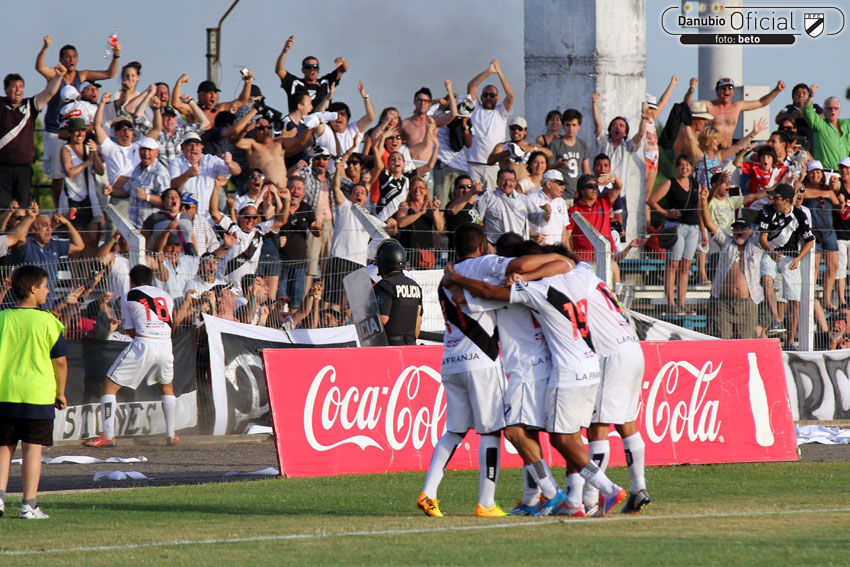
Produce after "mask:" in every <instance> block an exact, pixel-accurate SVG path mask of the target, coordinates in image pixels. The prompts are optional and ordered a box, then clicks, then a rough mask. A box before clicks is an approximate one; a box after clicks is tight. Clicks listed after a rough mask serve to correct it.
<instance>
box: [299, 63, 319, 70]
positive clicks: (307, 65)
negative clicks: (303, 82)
mask: <svg viewBox="0 0 850 567" xmlns="http://www.w3.org/2000/svg"><path fill="white" fill-rule="evenodd" d="M301 68H302V69H304V70H305V71H310V70H312V69H315V70H316V71H318V70H319V64H318V63H305V64H304V65H302V66H301Z"/></svg>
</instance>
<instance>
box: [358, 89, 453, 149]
mask: <svg viewBox="0 0 850 567" xmlns="http://www.w3.org/2000/svg"><path fill="white" fill-rule="evenodd" d="M443 84H444V85H445V87H446V92H447V93H448V95H447V97H448V99H449V111H448V112H444V113H442V114H440V115H439V116H436V117H434V116H431V113H430V112H429V111H430V110H431V106H432V105H433V103H434V100H433V98H432V96H431V89H429V88H428V87H422V88H420V89H419V90H418V91H416V92H415V93H414V95H413V115H412V116H408V117H407V118H405V119H404V120H402V121H401V137H402V139H403V140H404V143H405V144H406V145H407V149H408V150H410V157H411V158H412V159H413V160H414V163H415V162H416V161H419V162H421V163H419V164H417V165H421V164H422V163H427V162H428V160H429V159H430V158H431V152H432V151H433V146H432V144H431V135H430V134H429V132H428V131H429V130H431V129H436V128H442V127H443V126H445V125H446V124H448V123H449V122H451V121H452V120H454V119H455V118H457V103H456V102H455V97H454V93H453V92H452V82H451V80H450V79H446V80H445V81H444V82H443ZM373 116H374V113H373ZM367 126H368V125H367ZM365 129H366V128H364V130H365Z"/></svg>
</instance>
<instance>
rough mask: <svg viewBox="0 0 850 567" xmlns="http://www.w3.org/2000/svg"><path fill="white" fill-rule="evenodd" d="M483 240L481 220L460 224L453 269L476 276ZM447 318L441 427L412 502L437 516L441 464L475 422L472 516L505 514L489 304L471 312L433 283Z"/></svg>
mask: <svg viewBox="0 0 850 567" xmlns="http://www.w3.org/2000/svg"><path fill="white" fill-rule="evenodd" d="M486 246H487V240H486V238H485V237H484V230H483V229H482V228H481V226H480V225H475V224H471V223H469V224H465V225H462V226H461V227H459V228H458V229H457V231H456V233H455V251H456V252H457V257H458V258H459V260H458V262H457V263H456V264H455V265H454V269H455V271H456V272H457V273H460V274H463V275H466V276H470V277H473V278H481V277H483V276H484V275H485V274H484V273H483V271H481V270H480V267H479V264H476V263H473V262H469V260H470V259H472V258H477V257H479V256H481V255H482V254H484V251H485V250H486ZM437 294H438V296H439V298H440V307H441V308H442V310H443V318H444V319H445V321H446V332H445V334H444V335H443V358H442V362H441V365H440V373H441V374H442V382H443V388H444V389H445V392H446V432H445V433H444V434H443V436H442V437H440V440H439V441H438V442H437V445H436V446H435V447H434V454H433V456H432V457H431V464H430V466H429V467H428V473H427V475H426V476H425V486H424V488H423V489H422V492H421V493H420V494H419V498H418V499H417V500H416V505H417V506H419V508H420V509H421V510H422V511H423V512H425V514H426V515H428V516H437V517H442V516H443V513H442V512H441V511H440V506H439V501H438V500H437V488H438V487H439V486H440V481H442V480H443V475H444V473H445V469H446V465H447V464H448V462H449V459H451V457H452V454H453V453H454V452H455V449H457V447H458V445H460V442H461V441H463V437H464V436H465V435H466V432H467V431H469V430H470V429H472V428H473V427H475V431H476V432H477V433H478V434H479V435H481V444H480V446H479V449H478V464H479V467H480V469H481V472H480V485H479V491H478V506H476V508H475V515H476V516H484V517H497V516H505V515H506V514H505V512H504V511H502V509H501V508H500V507H499V506H497V505H496V502H495V495H496V481H497V479H498V475H499V443H500V441H501V433H502V429H504V428H505V373H504V370H503V369H502V363H501V360H500V358H499V344H498V335H497V332H496V321H495V316H494V315H493V311H492V310H488V311H482V312H479V313H471V312H470V311H469V309H468V308H467V307H466V306H464V305H457V304H455V303H454V301H453V299H452V297H451V295H450V294H449V293H448V292H447V290H446V289H445V288H443V287H439V288H437Z"/></svg>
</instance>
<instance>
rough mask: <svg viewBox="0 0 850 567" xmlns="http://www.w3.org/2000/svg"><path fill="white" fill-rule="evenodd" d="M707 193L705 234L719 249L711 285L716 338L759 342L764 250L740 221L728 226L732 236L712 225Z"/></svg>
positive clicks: (703, 200) (704, 200) (706, 193)
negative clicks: (761, 273) (759, 309)
mask: <svg viewBox="0 0 850 567" xmlns="http://www.w3.org/2000/svg"><path fill="white" fill-rule="evenodd" d="M708 198H709V190H708V189H701V190H700V214H701V215H702V219H703V223H704V224H705V228H706V230H708V233H709V234H710V235H711V237H712V239H713V240H714V242H715V243H717V245H718V246H719V247H720V252H719V254H718V262H717V270H716V271H715V273H714V281H713V282H712V284H711V298H712V303H713V304H714V306H713V307H714V322H715V325H716V330H715V335H716V336H718V335H719V336H720V338H721V339H755V338H758V336H757V331H756V326H757V325H758V305H759V304H760V303H761V302H762V300H763V299H764V290H763V289H762V287H761V281H760V271H761V261H762V256H763V255H764V250H763V249H762V247H761V246H760V245H759V235H757V234H754V233H753V227H752V225H751V224H750V223H749V222H747V220H746V219H744V218H742V217H740V216H739V217H737V218H736V219H735V220H734V221H732V224H731V231H732V233H731V235H730V234H727V233H726V232H724V231H723V230H722V229H721V228H720V227H719V226H717V225H716V224H715V223H714V219H713V217H712V214H711V210H710V208H709V202H708Z"/></svg>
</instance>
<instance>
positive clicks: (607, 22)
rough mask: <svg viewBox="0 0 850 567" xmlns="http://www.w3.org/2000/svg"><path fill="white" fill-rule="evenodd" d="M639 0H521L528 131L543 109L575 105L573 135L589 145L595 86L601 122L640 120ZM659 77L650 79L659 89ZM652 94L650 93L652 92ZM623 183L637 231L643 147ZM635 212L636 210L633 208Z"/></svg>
mask: <svg viewBox="0 0 850 567" xmlns="http://www.w3.org/2000/svg"><path fill="white" fill-rule="evenodd" d="M645 22H646V6H645V2H644V0H526V1H525V117H526V120H528V125H529V137H531V136H532V135H537V134H540V133H541V132H543V131H544V130H545V124H544V122H543V121H544V119H545V117H546V113H547V112H548V111H549V110H552V109H558V110H565V109H567V108H571V107H572V108H577V109H578V110H580V111H581V113H582V114H583V115H584V121H583V123H582V130H581V132H580V133H579V137H581V138H583V139H584V140H585V142H587V143H588V144H589V145H590V146H591V149H592V147H593V145H594V136H593V115H592V114H591V103H590V96H591V93H593V92H596V91H598V92H601V93H602V100H601V101H600V113H601V117H602V121H603V123H604V126H603V127H606V126H607V124H608V121H610V120H611V118H613V117H614V116H617V115H622V116H625V117H626V118H627V119H628V120H629V124H630V125H631V128H632V133H634V132H636V131H637V127H638V123H639V122H640V109H641V103H642V102H643V100H644V97H645V93H646V82H645V78H644V71H645V69H646V24H645ZM664 86H665V85H657V86H656V88H658V89H663V88H664ZM654 94H656V95H660V91H659V92H658V93H654ZM637 155H638V156H639V158H638V159H636V160H635V163H634V164H632V168H631V175H630V176H629V179H627V180H625V183H626V207H627V209H628V210H629V211H630V216H629V221H628V223H627V233H628V237H629V238H631V237H633V235H635V234H638V233H642V232H644V221H645V218H644V214H643V210H644V204H645V201H646V199H645V189H644V185H645V184H644V181H643V179H644V175H645V173H644V164H643V151H642V150H641V151H639V152H638V154H637ZM636 213H639V214H636Z"/></svg>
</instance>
